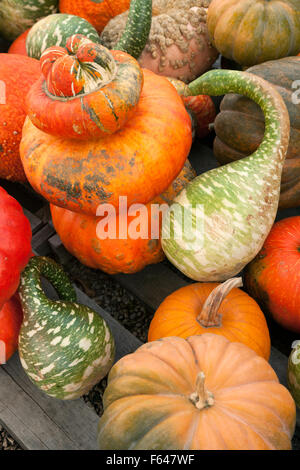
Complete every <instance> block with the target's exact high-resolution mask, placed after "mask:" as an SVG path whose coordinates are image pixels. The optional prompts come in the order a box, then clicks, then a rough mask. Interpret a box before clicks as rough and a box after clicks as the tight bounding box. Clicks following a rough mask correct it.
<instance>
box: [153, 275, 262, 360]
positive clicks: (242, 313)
mask: <svg viewBox="0 0 300 470" xmlns="http://www.w3.org/2000/svg"><path fill="white" fill-rule="evenodd" d="M218 285H220V284H218V283H195V284H191V285H188V286H185V287H182V288H181V289H179V290H177V291H175V292H173V293H172V294H171V295H169V296H168V297H167V298H166V299H165V300H164V301H163V302H162V304H161V305H160V306H159V308H158V309H157V311H156V312H155V315H154V317H153V319H152V321H151V324H150V328H149V332H148V341H155V340H157V339H160V338H164V337H166V336H180V337H181V338H188V337H189V336H193V335H203V334H205V333H213V334H217V335H222V336H225V338H227V339H228V340H229V341H238V342H240V343H244V344H245V345H246V346H249V347H250V348H251V349H253V350H254V351H255V352H256V353H257V354H259V355H260V356H262V357H263V358H264V359H266V360H268V359H269V357H270V348H271V344H270V336H269V331H268V326H267V322H266V320H265V317H264V314H263V313H262V311H261V309H260V308H259V306H258V305H257V303H256V302H255V301H254V300H253V299H251V297H250V296H249V295H248V294H246V293H245V292H243V291H242V290H240V289H233V290H232V291H231V292H230V293H229V294H228V295H227V296H226V297H225V299H224V300H223V302H222V303H221V306H220V308H219V310H218V313H219V315H221V324H220V326H215V327H204V326H202V325H201V324H200V323H199V322H198V321H197V316H198V315H199V314H200V312H201V310H202V307H203V305H204V302H205V301H206V299H207V297H208V296H209V294H210V293H211V292H212V290H213V289H214V288H215V287H217V286H218Z"/></svg>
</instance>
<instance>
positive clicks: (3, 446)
mask: <svg viewBox="0 0 300 470" xmlns="http://www.w3.org/2000/svg"><path fill="white" fill-rule="evenodd" d="M0 450H22V448H21V447H20V446H19V444H18V443H17V442H16V441H14V440H13V438H12V437H11V436H10V435H9V434H8V432H7V431H6V430H5V429H4V428H3V427H2V426H0Z"/></svg>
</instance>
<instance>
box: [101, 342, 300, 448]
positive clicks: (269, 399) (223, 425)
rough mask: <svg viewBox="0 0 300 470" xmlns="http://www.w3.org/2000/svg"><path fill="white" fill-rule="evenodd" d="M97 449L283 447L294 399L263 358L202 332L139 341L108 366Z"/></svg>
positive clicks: (291, 424)
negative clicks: (136, 346) (151, 340)
mask: <svg viewBox="0 0 300 470" xmlns="http://www.w3.org/2000/svg"><path fill="white" fill-rule="evenodd" d="M103 403H104V414H103V415H102V417H101V419H100V422H99V428H98V443H99V447H100V449H102V450H123V449H124V450H125V449H130V450H140V449H145V450H146V449H151V450H173V449H176V450H289V449H291V438H292V436H293V432H294V428H295V419H296V410H295V403H294V400H293V398H292V396H291V395H290V393H289V391H288V390H287V389H286V388H285V387H284V386H283V385H281V384H280V383H279V381H278V378H277V376H276V374H275V372H274V370H273V369H272V367H271V366H270V365H269V364H268V362H267V361H266V360H265V359H263V358H262V357H260V356H258V355H257V354H256V353H255V352H254V351H253V350H252V349H250V348H248V347H247V346H245V345H244V344H242V343H233V342H230V341H228V340H227V339H226V338H224V336H220V335H214V334H209V333H208V334H204V335H201V336H191V337H190V338H188V339H187V340H185V339H183V338H178V337H169V338H163V339H162V340H159V341H153V342H151V343H147V344H144V345H143V346H141V347H140V348H139V349H137V351H135V352H134V353H133V354H129V355H127V356H125V357H123V358H122V359H120V360H119V361H118V362H117V363H116V364H115V365H114V366H113V368H112V369H111V371H110V373H109V377H108V386H107V388H106V390H105V393H104V397H103Z"/></svg>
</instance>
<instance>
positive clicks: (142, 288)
mask: <svg viewBox="0 0 300 470" xmlns="http://www.w3.org/2000/svg"><path fill="white" fill-rule="evenodd" d="M112 277H113V278H114V279H116V280H117V281H118V282H119V283H120V284H121V285H122V286H123V287H125V289H128V290H129V291H130V292H132V294H133V295H135V296H136V297H138V298H139V299H140V300H141V301H142V302H144V303H145V304H146V305H147V306H148V307H149V308H150V309H151V310H156V309H157V308H158V306H159V305H160V304H161V302H162V300H163V299H165V298H166V297H167V296H168V295H170V294H171V293H172V292H174V291H175V290H176V289H179V288H180V287H184V286H186V285H187V284H188V282H187V281H185V280H184V279H182V278H181V277H179V276H177V274H176V273H175V272H173V271H171V269H169V268H168V267H167V266H165V265H164V264H162V263H159V264H152V265H150V266H147V267H146V268H145V269H143V270H142V271H140V272H138V273H136V274H115V275H114V276H112Z"/></svg>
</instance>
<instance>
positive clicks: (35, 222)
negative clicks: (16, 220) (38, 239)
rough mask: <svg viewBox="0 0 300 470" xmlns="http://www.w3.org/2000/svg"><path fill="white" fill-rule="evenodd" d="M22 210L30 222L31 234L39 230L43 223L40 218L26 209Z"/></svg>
mask: <svg viewBox="0 0 300 470" xmlns="http://www.w3.org/2000/svg"><path fill="white" fill-rule="evenodd" d="M23 212H24V215H26V217H27V219H28V220H29V222H30V225H31V231H32V235H34V234H35V233H36V232H37V231H38V230H40V229H41V228H42V227H43V225H44V223H43V221H42V220H41V219H39V218H38V217H36V215H34V214H32V213H31V212H29V211H28V210H27V209H23Z"/></svg>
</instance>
